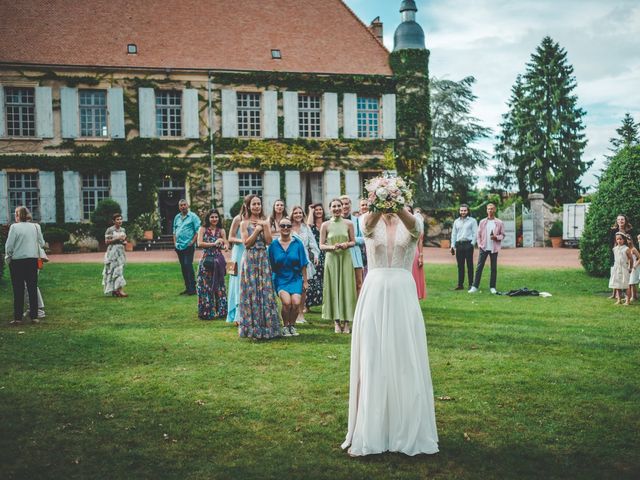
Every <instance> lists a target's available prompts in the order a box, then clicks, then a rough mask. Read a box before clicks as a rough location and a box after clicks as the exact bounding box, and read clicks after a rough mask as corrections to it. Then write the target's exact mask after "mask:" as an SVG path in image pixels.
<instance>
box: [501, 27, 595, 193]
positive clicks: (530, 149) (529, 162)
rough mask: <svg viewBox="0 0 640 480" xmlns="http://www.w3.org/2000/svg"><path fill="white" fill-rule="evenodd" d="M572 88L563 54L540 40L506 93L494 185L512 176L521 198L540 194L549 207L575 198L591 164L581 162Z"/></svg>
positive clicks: (578, 111)
mask: <svg viewBox="0 0 640 480" xmlns="http://www.w3.org/2000/svg"><path fill="white" fill-rule="evenodd" d="M576 86H577V83H576V79H575V77H574V76H573V67H572V66H571V65H569V64H568V62H567V53H566V51H565V50H564V49H563V48H561V47H560V45H559V44H558V43H556V42H554V41H553V40H552V39H551V38H550V37H545V38H544V39H543V40H542V43H541V44H540V46H538V48H537V49H536V51H535V52H534V53H533V54H532V55H531V60H530V62H529V63H528V64H527V69H526V72H525V74H524V76H523V77H519V78H518V79H517V80H516V84H515V85H514V87H513V88H512V96H511V99H510V102H509V113H507V115H505V117H504V118H503V120H504V121H503V124H502V129H503V131H502V134H501V135H499V136H498V144H497V145H496V157H495V158H496V160H498V162H499V168H498V175H497V176H496V177H497V179H496V180H497V182H498V183H500V182H502V183H503V184H504V183H509V182H513V178H512V177H513V176H514V177H515V181H517V184H518V190H519V192H520V195H521V196H523V197H524V196H526V195H527V194H528V193H530V192H533V191H541V192H542V193H543V194H544V196H545V198H546V199H547V200H548V201H550V202H553V203H562V202H566V201H573V200H575V199H576V197H578V196H579V195H580V193H581V191H582V187H581V185H580V178H581V177H582V175H583V174H584V173H585V172H586V171H587V170H588V169H589V167H590V166H591V164H592V163H593V162H585V161H583V160H582V153H583V152H584V148H585V146H586V143H587V142H586V140H585V135H584V133H583V132H584V128H585V127H584V124H583V122H582V117H583V116H584V115H585V112H584V110H582V109H581V108H579V107H578V106H577V103H578V97H577V96H576V95H575V94H573V93H572V92H573V90H575V88H576ZM494 178H495V177H494Z"/></svg>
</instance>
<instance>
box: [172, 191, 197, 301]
mask: <svg viewBox="0 0 640 480" xmlns="http://www.w3.org/2000/svg"><path fill="white" fill-rule="evenodd" d="M178 208H179V209H180V213H178V214H177V215H176V218H174V219H173V244H174V245H175V249H176V253H177V254H178V260H180V267H181V268H182V278H184V287H185V289H184V291H183V292H181V293H180V295H195V294H196V276H195V274H194V272H193V255H194V253H195V250H196V240H197V238H198V229H199V228H200V219H199V218H198V216H197V215H196V214H195V213H193V212H190V211H189V204H188V203H187V201H186V200H184V199H182V200H180V201H179V202H178Z"/></svg>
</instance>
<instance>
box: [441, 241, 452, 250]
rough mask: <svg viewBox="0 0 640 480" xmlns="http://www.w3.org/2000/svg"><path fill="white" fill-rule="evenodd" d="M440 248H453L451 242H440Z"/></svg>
mask: <svg viewBox="0 0 640 480" xmlns="http://www.w3.org/2000/svg"><path fill="white" fill-rule="evenodd" d="M440 248H451V240H440Z"/></svg>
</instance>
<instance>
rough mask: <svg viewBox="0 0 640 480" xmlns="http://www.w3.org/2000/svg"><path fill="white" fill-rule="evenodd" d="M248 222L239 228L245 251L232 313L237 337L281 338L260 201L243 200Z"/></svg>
mask: <svg viewBox="0 0 640 480" xmlns="http://www.w3.org/2000/svg"><path fill="white" fill-rule="evenodd" d="M245 205H246V206H247V210H248V212H249V218H248V219H247V220H244V221H243V222H242V223H241V224H240V233H241V235H242V241H243V242H244V245H245V247H246V250H245V252H244V258H243V261H242V265H241V271H240V299H239V302H238V309H237V312H236V322H237V323H238V333H239V335H240V337H247V338H254V339H261V338H264V339H267V338H275V337H279V336H281V329H280V317H279V315H278V304H277V303H276V296H275V292H274V290H273V282H272V280H271V274H272V272H271V265H270V264H269V256H268V255H267V246H268V245H269V244H270V243H271V229H270V228H269V223H268V222H267V221H266V220H265V218H264V214H263V212H262V200H260V197H258V196H257V195H250V196H249V197H248V198H247V200H245Z"/></svg>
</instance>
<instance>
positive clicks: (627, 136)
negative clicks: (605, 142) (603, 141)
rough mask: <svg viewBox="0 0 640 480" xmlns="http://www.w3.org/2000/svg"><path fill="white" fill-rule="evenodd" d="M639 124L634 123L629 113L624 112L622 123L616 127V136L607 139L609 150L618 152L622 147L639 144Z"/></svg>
mask: <svg viewBox="0 0 640 480" xmlns="http://www.w3.org/2000/svg"><path fill="white" fill-rule="evenodd" d="M639 130H640V124H638V123H636V122H635V120H634V119H633V117H632V116H631V114H630V113H628V112H627V113H625V115H624V118H623V119H622V125H620V126H619V127H618V128H616V133H617V134H618V136H617V137H613V138H612V139H610V140H609V142H610V143H611V147H612V148H611V150H612V151H613V152H614V153H617V152H619V151H620V150H621V149H623V148H624V147H630V146H633V145H638V144H640V132H639Z"/></svg>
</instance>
